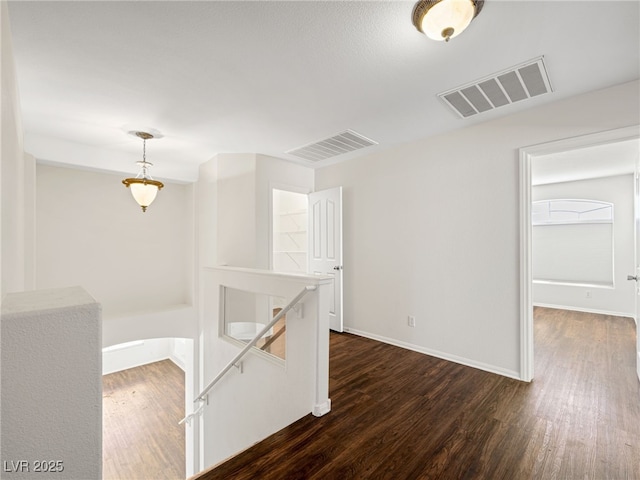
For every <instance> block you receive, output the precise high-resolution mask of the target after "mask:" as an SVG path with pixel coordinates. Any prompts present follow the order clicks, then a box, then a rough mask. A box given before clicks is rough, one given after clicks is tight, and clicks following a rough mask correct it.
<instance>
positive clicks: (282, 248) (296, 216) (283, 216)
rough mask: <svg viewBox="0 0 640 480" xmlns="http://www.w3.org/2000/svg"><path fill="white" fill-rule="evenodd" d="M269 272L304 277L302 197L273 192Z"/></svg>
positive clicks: (305, 220)
mask: <svg viewBox="0 0 640 480" xmlns="http://www.w3.org/2000/svg"><path fill="white" fill-rule="evenodd" d="M272 202H273V210H272V212H273V225H272V232H273V237H272V240H271V242H272V243H271V244H272V256H271V258H272V266H271V268H272V270H274V271H276V272H286V273H307V261H308V260H307V244H308V240H307V239H308V232H307V223H308V207H307V204H308V200H307V195H306V194H304V193H297V192H292V191H288V190H279V189H276V188H274V189H273V194H272Z"/></svg>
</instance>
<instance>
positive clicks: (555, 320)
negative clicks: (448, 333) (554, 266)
mask: <svg viewBox="0 0 640 480" xmlns="http://www.w3.org/2000/svg"><path fill="white" fill-rule="evenodd" d="M534 323H535V349H536V350H535V371H536V373H535V379H534V381H533V382H532V383H530V384H528V383H523V382H519V381H517V380H512V379H508V378H504V377H501V376H499V375H494V374H491V373H487V372H483V371H481V370H476V369H473V368H469V367H464V366H461V365H457V364H454V363H451V362H446V361H444V360H439V359H437V358H433V357H429V356H426V355H422V354H419V353H416V352H411V351H408V350H403V349H401V348H397V347H393V346H390V345H386V344H382V343H378V342H375V341H372V340H368V339H366V338H361V337H356V336H353V335H349V334H332V335H331V362H330V396H331V399H332V411H331V412H330V413H329V414H327V415H325V416H324V417H321V418H315V417H313V416H311V415H309V416H307V417H304V418H302V419H301V420H299V421H298V422H296V423H294V424H293V425H291V426H289V427H287V428H285V429H284V430H282V431H280V432H278V433H276V434H275V435H272V436H271V437H269V438H267V439H266V440H264V441H262V442H260V443H258V444H256V445H255V446H253V447H251V448H250V449H248V450H246V451H244V452H242V453H241V454H239V455H237V456H236V457H234V458H232V459H231V460H229V461H227V462H225V463H223V464H222V465H220V466H218V467H216V468H214V469H212V470H210V471H208V472H205V473H204V474H201V475H200V476H199V477H197V478H199V479H201V480H214V479H225V480H230V479H234V480H242V479H252V480H253V479H260V480H269V479H274V480H275V479H277V480H282V479H286V480H293V479H323V480H333V479H335V480H342V479H365V478H371V479H394V480H402V479H407V480H413V479H430V478H433V479H436V478H437V479H491V480H494V479H505V480H513V479H562V480H566V479H578V478H579V479H594V480H600V479H613V480H617V479H630V480H638V479H640V382H638V378H637V376H636V372H635V338H636V333H635V324H634V322H633V320H632V319H629V318H622V317H613V316H603V315H593V314H586V313H577V312H567V311H560V310H550V309H540V308H537V309H536V311H535V322H534Z"/></svg>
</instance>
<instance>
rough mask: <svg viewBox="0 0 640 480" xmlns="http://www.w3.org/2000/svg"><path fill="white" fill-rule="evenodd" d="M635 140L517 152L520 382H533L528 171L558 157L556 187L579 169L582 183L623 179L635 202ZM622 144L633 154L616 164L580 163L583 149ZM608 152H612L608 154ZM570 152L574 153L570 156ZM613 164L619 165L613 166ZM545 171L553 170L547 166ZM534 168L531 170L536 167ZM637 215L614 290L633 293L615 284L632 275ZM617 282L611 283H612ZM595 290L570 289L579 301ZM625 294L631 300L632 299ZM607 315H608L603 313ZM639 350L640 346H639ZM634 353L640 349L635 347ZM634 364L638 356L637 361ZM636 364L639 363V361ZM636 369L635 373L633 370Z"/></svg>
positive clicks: (616, 136) (611, 135)
mask: <svg viewBox="0 0 640 480" xmlns="http://www.w3.org/2000/svg"><path fill="white" fill-rule="evenodd" d="M639 138H640V129H639V127H637V126H634V127H628V128H623V129H618V130H612V131H607V132H601V133H598V134H593V135H585V136H582V137H575V138H569V139H565V140H560V141H557V142H551V143H547V144H542V145H536V146H532V147H526V148H522V149H521V150H520V239H521V243H520V247H521V252H520V267H521V268H520V272H521V284H520V285H521V288H520V305H521V312H520V326H521V329H520V331H521V336H520V352H521V359H520V360H521V361H520V376H521V379H522V380H524V381H531V380H532V379H533V376H534V368H533V365H534V362H533V361H534V337H533V335H534V333H533V332H534V325H533V304H534V286H533V280H534V279H533V267H532V253H533V244H532V237H533V226H532V203H533V201H534V200H536V199H537V198H536V196H535V195H534V192H533V188H534V187H533V185H534V183H535V182H534V165H536V162H537V161H538V160H539V159H541V158H544V157H547V158H549V157H550V156H553V155H557V156H558V157H562V158H563V160H564V162H565V168H563V169H559V170H558V171H557V172H555V173H553V175H555V178H556V182H569V181H571V180H575V179H576V172H577V171H580V170H581V169H582V179H586V178H598V177H613V176H616V175H628V176H629V182H630V185H629V189H630V192H631V193H630V194H631V195H633V196H635V198H636V199H637V198H638V191H637V185H635V184H636V183H637V182H634V181H633V178H634V175H635V173H636V171H637V165H638V153H637V146H638V139H639ZM625 142H627V143H631V144H633V145H635V147H636V151H635V152H633V153H631V154H630V156H629V157H630V158H625V159H619V158H616V157H617V156H616V155H607V157H606V158H602V157H597V158H595V157H594V158H593V159H591V160H585V156H584V155H583V154H584V153H585V152H586V151H587V150H588V149H595V150H597V149H600V150H602V149H603V148H605V147H606V148H608V147H609V146H611V147H613V146H616V145H623V144H624V143H625ZM611 151H613V150H611ZM576 152H578V153H577V154H576ZM617 160H624V161H622V162H618V161H617ZM549 165H553V162H550V163H549ZM536 166H537V165H536ZM536 175H538V176H541V175H542V176H544V175H549V172H547V171H544V168H540V169H538V172H536ZM629 203H630V206H629V208H630V209H631V210H632V211H633V210H634V206H633V204H634V200H633V199H630V201H629ZM634 218H635V221H636V228H633V219H634ZM637 221H638V211H637V209H636V210H635V212H634V213H633V214H632V218H631V223H632V225H631V228H630V229H629V232H628V234H627V235H628V237H630V238H626V241H627V242H628V243H630V244H631V246H630V247H629V248H630V249H631V250H632V253H631V259H630V260H628V262H629V265H623V266H620V267H619V268H618V269H617V270H618V271H617V272H616V275H617V278H616V279H614V282H613V283H614V285H617V286H618V287H621V289H624V288H625V287H626V288H627V290H629V291H631V292H632V293H633V291H634V289H633V288H630V287H628V286H627V285H623V284H624V283H625V280H622V281H621V279H620V278H619V277H620V275H626V274H627V271H626V270H627V269H631V270H633V269H634V267H635V265H637V264H638V256H637V252H636V250H637V245H638V243H637V231H636V229H637V225H638V223H637ZM616 280H617V281H616ZM596 287H598V288H601V287H600V286H598V285H595V286H591V287H585V286H584V285H582V286H576V287H575V288H576V289H577V291H578V292H582V290H584V292H582V294H583V295H584V296H585V297H588V298H590V297H591V295H592V294H593V290H594V289H595V288H596ZM632 293H631V294H632ZM637 299H638V297H637V295H636V296H635V298H634V299H633V301H632V300H631V299H629V302H630V304H631V305H630V306H629V308H630V310H631V312H630V313H632V316H633V317H634V318H637V313H636V312H637ZM585 310H586V311H593V310H598V309H594V308H586V309H585ZM600 310H602V311H603V313H615V312H611V311H606V312H605V310H607V309H603V308H600ZM609 310H610V309H609ZM639 345H640V344H639ZM638 351H639V352H640V346H639V347H638ZM638 358H639V359H640V354H639V357H638ZM639 361H640V360H639ZM639 368H640V367H639Z"/></svg>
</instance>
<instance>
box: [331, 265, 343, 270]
mask: <svg viewBox="0 0 640 480" xmlns="http://www.w3.org/2000/svg"><path fill="white" fill-rule="evenodd" d="M333 269H334V270H342V265H336V266H335V267H333Z"/></svg>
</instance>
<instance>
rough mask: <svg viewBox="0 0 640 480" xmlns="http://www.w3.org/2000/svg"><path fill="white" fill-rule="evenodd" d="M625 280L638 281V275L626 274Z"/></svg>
mask: <svg viewBox="0 0 640 480" xmlns="http://www.w3.org/2000/svg"><path fill="white" fill-rule="evenodd" d="M627 280H635V281H636V282H637V281H638V277H637V276H635V277H634V276H633V275H627Z"/></svg>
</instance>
